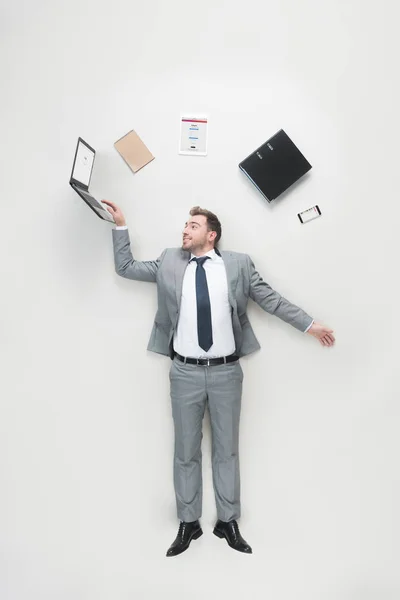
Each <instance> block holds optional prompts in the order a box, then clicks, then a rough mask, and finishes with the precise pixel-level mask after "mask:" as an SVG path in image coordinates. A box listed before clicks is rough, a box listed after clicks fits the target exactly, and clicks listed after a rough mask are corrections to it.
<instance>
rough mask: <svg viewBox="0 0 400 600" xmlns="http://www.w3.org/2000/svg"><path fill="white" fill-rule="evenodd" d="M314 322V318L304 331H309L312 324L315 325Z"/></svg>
mask: <svg viewBox="0 0 400 600" xmlns="http://www.w3.org/2000/svg"><path fill="white" fill-rule="evenodd" d="M313 323H314V319H313V320H312V321H311V323H310V324H309V326H308V327H307V329H305V330H304V332H303V333H307V331H308V330H309V329H310V327H311V325H313Z"/></svg>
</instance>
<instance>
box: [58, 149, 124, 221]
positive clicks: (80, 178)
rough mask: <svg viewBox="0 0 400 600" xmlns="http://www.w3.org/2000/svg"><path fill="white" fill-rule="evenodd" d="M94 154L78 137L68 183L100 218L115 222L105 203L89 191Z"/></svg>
mask: <svg viewBox="0 0 400 600" xmlns="http://www.w3.org/2000/svg"><path fill="white" fill-rule="evenodd" d="M95 156H96V151H95V150H93V148H92V147H91V146H89V144H88V143H87V142H85V141H84V140H83V139H82V138H78V144H77V146H76V152H75V158H74V164H73V166H72V173H71V178H70V180H69V183H70V186H71V187H72V188H73V189H74V190H75V191H76V193H77V194H78V195H79V196H80V197H81V198H82V200H84V201H85V202H86V204H87V205H88V206H90V208H91V209H92V210H93V211H94V212H95V213H96V215H97V216H98V217H100V219H104V221H110V222H111V223H115V221H114V217H113V216H112V215H111V214H110V213H109V212H108V210H107V209H106V208H105V205H104V204H102V203H101V202H99V200H96V198H94V197H93V196H92V195H91V194H90V193H89V184H90V179H91V177H92V171H93V165H94V159H95Z"/></svg>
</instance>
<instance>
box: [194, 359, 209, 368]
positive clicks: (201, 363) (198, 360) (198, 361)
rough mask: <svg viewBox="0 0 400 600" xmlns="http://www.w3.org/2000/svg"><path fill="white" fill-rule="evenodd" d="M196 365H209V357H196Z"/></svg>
mask: <svg viewBox="0 0 400 600" xmlns="http://www.w3.org/2000/svg"><path fill="white" fill-rule="evenodd" d="M200 361H207V362H206V363H204V362H200ZM197 366H200V367H209V366H210V359H209V358H198V359H197Z"/></svg>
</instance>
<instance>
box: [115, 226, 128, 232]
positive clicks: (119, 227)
mask: <svg viewBox="0 0 400 600" xmlns="http://www.w3.org/2000/svg"><path fill="white" fill-rule="evenodd" d="M115 229H120V230H121V231H123V230H124V229H128V225H117V226H116V228H115Z"/></svg>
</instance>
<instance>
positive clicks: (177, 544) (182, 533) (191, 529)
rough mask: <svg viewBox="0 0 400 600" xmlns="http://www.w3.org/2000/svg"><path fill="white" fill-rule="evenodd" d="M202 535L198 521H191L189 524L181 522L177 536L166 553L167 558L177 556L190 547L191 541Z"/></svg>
mask: <svg viewBox="0 0 400 600" xmlns="http://www.w3.org/2000/svg"><path fill="white" fill-rule="evenodd" d="M201 535H203V530H202V528H201V527H200V523H199V521H192V522H191V523H185V522H184V521H181V524H180V525H179V529H178V535H177V536H176V538H175V541H174V542H173V544H172V545H171V546H170V547H169V549H168V551H167V556H177V555H178V554H182V552H185V550H187V549H188V548H189V546H190V542H191V541H192V540H197V538H199V537H200V536H201Z"/></svg>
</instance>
